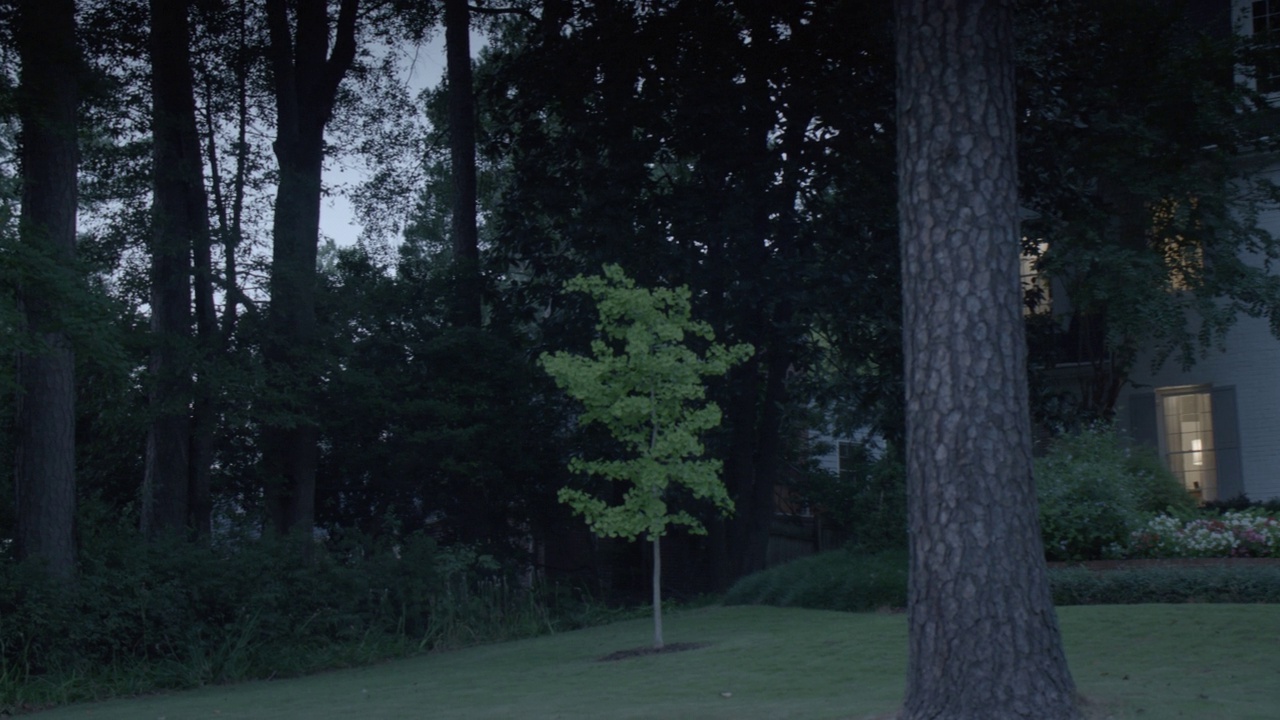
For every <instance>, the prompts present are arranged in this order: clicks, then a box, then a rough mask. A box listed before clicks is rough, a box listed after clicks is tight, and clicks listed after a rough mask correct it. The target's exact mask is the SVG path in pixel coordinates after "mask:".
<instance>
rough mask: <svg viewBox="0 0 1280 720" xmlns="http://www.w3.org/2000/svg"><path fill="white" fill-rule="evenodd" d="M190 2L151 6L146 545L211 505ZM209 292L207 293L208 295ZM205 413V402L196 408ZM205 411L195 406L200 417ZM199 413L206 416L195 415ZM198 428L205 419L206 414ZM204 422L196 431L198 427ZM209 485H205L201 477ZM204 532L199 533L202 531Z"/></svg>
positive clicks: (203, 244)
mask: <svg viewBox="0 0 1280 720" xmlns="http://www.w3.org/2000/svg"><path fill="white" fill-rule="evenodd" d="M188 4H189V3H188V2H187V0H151V40H150V44H151V93H152V113H151V128H152V134H153V138H154V143H153V152H152V164H153V167H152V181H153V193H154V205H153V206H152V220H153V235H152V245H151V330H152V334H153V338H154V342H155V346H154V348H153V349H152V351H151V363H150V369H151V373H152V382H153V383H154V384H153V386H152V390H151V397H150V402H151V407H152V412H153V413H154V416H153V420H152V423H151V428H150V431H149V432H148V435H147V457H146V470H145V474H144V478H143V493H142V530H143V533H144V534H145V535H146V536H147V537H150V538H154V537H157V536H159V535H162V534H166V533H180V532H183V531H185V530H186V529H187V527H188V524H189V523H190V522H192V521H196V522H197V523H198V520H197V518H198V517H199V516H200V515H201V514H205V515H207V513H206V512H204V511H203V510H201V508H202V507H203V506H204V505H207V496H208V483H207V477H208V474H207V470H206V472H205V473H203V474H201V473H199V472H198V470H199V467H200V464H201V462H207V459H200V458H197V457H193V456H202V455H203V454H204V453H203V452H202V448H201V447H199V446H196V447H193V442H192V440H193V434H192V421H191V409H190V405H191V403H192V401H193V400H194V395H193V384H192V383H193V379H192V363H191V361H192V354H191V342H190V341H191V297H192V295H191V290H192V283H191V276H192V271H193V264H192V259H193V258H194V259H195V264H194V270H195V271H196V274H197V276H198V277H197V298H198V300H199V301H200V302H199V303H198V311H199V312H200V313H201V320H202V323H201V324H202V325H205V324H207V317H206V315H207V314H208V313H209V312H211V311H212V305H213V302H212V296H211V294H210V293H209V291H208V287H207V285H208V282H209V277H208V275H209V216H208V202H207V198H206V196H205V190H204V174H203V170H204V168H203V164H202V162H201V157H200V138H199V135H198V133H197V131H196V103H195V90H194V80H193V77H192V71H191V57H190V47H189V42H188V37H189V24H188V20H187V12H188ZM202 286H203V287H202ZM197 405H199V403H197ZM199 409H200V408H199V407H197V410H199ZM198 414H200V413H198ZM200 415H201V417H200V418H199V420H200V421H204V422H207V421H208V420H209V419H208V418H207V417H204V416H203V414H200ZM199 424H200V422H197V423H196V425H197V426H198V425H199ZM201 477H203V478H204V480H203V481H201V480H200V478H201ZM197 527H198V525H197Z"/></svg>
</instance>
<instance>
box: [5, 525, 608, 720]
mask: <svg viewBox="0 0 1280 720" xmlns="http://www.w3.org/2000/svg"><path fill="white" fill-rule="evenodd" d="M81 527H82V537H81V540H82V550H81V557H80V566H79V572H78V575H77V578H76V580H75V582H74V583H73V584H71V585H64V584H61V583H58V582H57V581H54V580H51V579H49V578H48V577H46V576H45V574H44V573H43V572H42V569H41V568H40V567H38V566H36V565H33V564H29V563H16V562H14V561H12V560H9V559H5V558H0V711H3V710H5V709H7V708H13V707H22V706H23V705H24V704H32V705H43V704H47V703H51V702H52V703H62V702H68V701H72V700H80V699H92V698H100V697H105V696H110V695H113V694H134V693H140V692H148V691H155V690H158V689H164V688H182V687H194V686H199V685H204V684H208V683H220V682H230V681H236V680H243V679H249V678H256V677H269V676H275V677H281V676H288V675H297V674H301V673H304V672H312V671H316V670H321V669H327V668H334V667H344V666H350V665H354V664H362V663H367V662H370V661H373V660H377V659H382V658H386V657H393V656H398V655H405V654H408V653H412V652H417V651H421V650H429V649H434V648H442V647H458V646H461V645H466V644H474V643H477V642H485V641H494V640H504V639H509V638H512V637H519V636H528V635H534V634H538V633H543V632H548V631H551V630H558V629H562V628H572V627H579V626H581V625H583V624H586V623H589V622H591V621H592V616H591V613H589V612H586V611H584V610H583V606H584V603H583V602H582V601H581V600H580V599H579V598H576V597H574V596H573V595H572V593H558V594H553V593H549V592H547V591H545V590H543V589H540V588H527V587H523V586H521V584H520V583H518V582H512V581H511V580H510V577H509V574H508V573H504V572H502V571H501V569H500V568H498V566H497V564H496V563H494V562H493V561H492V560H491V559H488V558H486V557H484V556H480V555H477V554H476V553H475V552H474V551H472V550H470V549H467V548H441V547H437V546H436V544H435V542H434V541H432V540H431V539H430V538H429V537H426V536H424V535H421V534H413V535H409V536H406V537H401V538H399V539H394V540H393V539H390V538H388V539H385V540H374V539H372V538H370V537H368V536H365V535H362V534H359V533H348V534H345V535H342V536H340V537H336V538H334V539H332V540H331V541H330V542H329V543H327V544H324V545H316V546H315V547H314V548H313V550H312V552H311V553H310V555H309V557H304V553H303V552H302V551H301V548H300V547H298V545H297V543H296V542H292V541H288V542H286V541H272V540H265V539H257V540H255V539H252V538H248V537H240V538H230V539H226V541H222V542H219V543H218V544H216V545H215V546H213V547H207V546H201V545H194V544H191V543H186V542H182V541H177V540H175V541H161V542H152V543H148V542H143V541H142V539H141V538H140V537H139V535H138V533H137V532H136V531H135V530H133V529H132V528H130V527H128V526H127V525H126V524H125V523H120V524H118V525H117V524H98V523H84V524H82V526H81Z"/></svg>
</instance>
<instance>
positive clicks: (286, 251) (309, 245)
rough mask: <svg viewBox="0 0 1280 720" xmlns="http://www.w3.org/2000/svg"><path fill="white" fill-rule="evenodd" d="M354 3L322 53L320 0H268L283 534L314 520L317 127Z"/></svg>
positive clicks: (271, 353) (342, 59) (274, 355)
mask: <svg viewBox="0 0 1280 720" xmlns="http://www.w3.org/2000/svg"><path fill="white" fill-rule="evenodd" d="M357 2H358V0H342V4H341V6H340V8H339V11H338V21H337V27H336V30H334V33H333V37H334V43H333V50H332V53H330V51H329V35H330V30H331V28H330V23H329V12H328V3H327V2H326V1H325V0H298V2H297V3H296V4H295V5H293V7H294V8H295V10H294V14H295V18H294V20H295V21H294V23H292V27H291V24H290V22H289V10H288V6H289V3H286V0H267V26H268V30H269V32H270V37H271V41H270V47H269V48H268V55H269V58H270V62H271V69H272V73H273V75H274V78H273V79H274V83H275V95H276V141H275V154H276V160H277V162H278V164H279V168H280V178H279V186H278V188H277V191H276V205H275V216H274V220H273V223H272V250H271V280H270V288H271V305H270V308H269V309H268V312H267V325H268V330H269V333H270V336H269V337H268V338H267V340H266V342H265V345H264V359H265V361H266V364H267V371H268V382H269V383H271V385H272V388H271V390H272V393H273V395H274V397H275V398H279V399H280V400H279V402H280V404H279V405H278V406H277V407H275V408H273V409H272V417H271V419H270V420H269V421H268V422H266V423H265V427H264V430H263V443H262V444H263V448H262V449H263V465H264V469H265V471H266V475H267V487H266V496H267V513H268V517H269V519H270V522H271V524H272V526H273V527H274V529H275V530H276V532H278V533H280V534H287V533H302V534H310V532H311V529H312V526H313V524H314V521H315V491H316V463H317V448H316V441H317V439H318V437H319V433H318V430H317V427H316V424H315V418H314V410H315V408H314V407H313V400H312V393H313V392H314V391H315V385H316V383H317V380H318V377H317V375H318V373H317V369H316V364H317V350H318V348H317V342H316V340H317V338H316V310H315V301H316V298H315V295H316V247H317V243H318V242H319V233H320V188H321V185H320V183H321V171H322V165H323V160H324V128H325V125H326V124H327V123H328V121H329V118H330V117H331V116H332V114H333V104H334V99H335V98H336V96H337V92H338V85H339V84H340V83H341V82H342V79H343V77H344V76H345V75H346V73H347V71H348V70H349V69H350V68H351V64H352V62H353V61H354V60H355V51H356V46H355V24H356V7H357Z"/></svg>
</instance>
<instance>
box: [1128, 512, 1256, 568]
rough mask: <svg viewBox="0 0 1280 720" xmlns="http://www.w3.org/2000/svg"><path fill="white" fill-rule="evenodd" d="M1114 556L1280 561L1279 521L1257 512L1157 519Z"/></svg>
mask: <svg viewBox="0 0 1280 720" xmlns="http://www.w3.org/2000/svg"><path fill="white" fill-rule="evenodd" d="M1113 554H1115V555H1117V556H1120V557H1131V558H1202V557H1271V558H1274V557H1280V520H1277V519H1276V518H1274V517H1271V516H1269V515H1267V514H1265V513H1263V512H1261V511H1258V510H1245V511H1237V510H1228V511H1226V512H1225V513H1223V514H1222V515H1221V516H1220V517H1201V518H1191V519H1186V520H1184V519H1179V518H1176V517H1173V516H1171V515H1157V516H1156V517H1154V518H1151V519H1150V520H1148V521H1147V523H1146V524H1145V525H1143V526H1141V527H1139V528H1138V529H1136V530H1134V531H1133V532H1132V533H1130V534H1129V537H1128V538H1127V541H1126V542H1125V543H1124V544H1121V545H1117V546H1116V547H1115V549H1114V550H1113Z"/></svg>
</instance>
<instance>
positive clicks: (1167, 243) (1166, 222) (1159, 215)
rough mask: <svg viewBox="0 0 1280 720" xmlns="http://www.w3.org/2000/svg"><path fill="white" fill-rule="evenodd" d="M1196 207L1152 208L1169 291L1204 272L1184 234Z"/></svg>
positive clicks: (1200, 252) (1175, 203) (1195, 244)
mask: <svg viewBox="0 0 1280 720" xmlns="http://www.w3.org/2000/svg"><path fill="white" fill-rule="evenodd" d="M1277 5H1280V0H1277ZM1195 210H1196V199H1195V198H1190V199H1189V200H1187V201H1185V202H1183V201H1179V200H1165V201H1163V202H1161V203H1159V204H1157V205H1156V206H1155V207H1154V208H1153V209H1152V213H1151V242H1152V243H1153V244H1154V246H1155V247H1156V248H1158V249H1159V250H1160V252H1161V254H1162V255H1163V256H1164V265H1165V268H1167V269H1168V271H1169V289H1170V290H1175V291H1181V290H1192V289H1194V288H1195V287H1196V285H1197V283H1198V279H1199V277H1200V275H1201V274H1202V272H1203V271H1204V247H1203V246H1202V245H1201V244H1200V241H1199V240H1197V239H1195V238H1194V237H1191V238H1189V237H1187V236H1186V235H1184V234H1183V233H1184V232H1186V231H1188V230H1191V231H1194V229H1195V228H1196V227H1197V221H1196V220H1195V218H1194V217H1193V216H1192V213H1194V212H1195Z"/></svg>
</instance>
